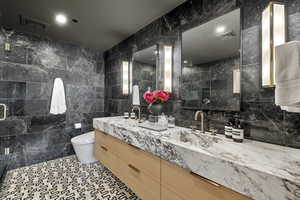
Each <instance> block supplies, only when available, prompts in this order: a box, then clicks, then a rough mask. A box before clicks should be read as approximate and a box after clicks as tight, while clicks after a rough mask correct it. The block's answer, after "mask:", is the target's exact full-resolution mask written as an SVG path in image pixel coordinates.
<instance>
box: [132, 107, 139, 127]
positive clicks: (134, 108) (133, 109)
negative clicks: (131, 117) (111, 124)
mask: <svg viewBox="0 0 300 200" xmlns="http://www.w3.org/2000/svg"><path fill="white" fill-rule="evenodd" d="M135 110H137V111H138V116H137V119H138V120H139V123H141V108H140V106H132V110H131V112H134V111H135Z"/></svg>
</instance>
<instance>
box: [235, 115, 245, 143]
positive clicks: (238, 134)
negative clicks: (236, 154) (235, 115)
mask: <svg viewBox="0 0 300 200" xmlns="http://www.w3.org/2000/svg"><path fill="white" fill-rule="evenodd" d="M232 139H233V141H235V142H243V141H244V129H243V126H242V124H241V121H240V120H239V119H236V123H235V126H234V128H233V129H232Z"/></svg>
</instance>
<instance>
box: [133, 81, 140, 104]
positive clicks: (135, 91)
mask: <svg viewBox="0 0 300 200" xmlns="http://www.w3.org/2000/svg"><path fill="white" fill-rule="evenodd" d="M132 105H134V106H139V105H140V91H139V86H138V85H134V86H133V88H132Z"/></svg>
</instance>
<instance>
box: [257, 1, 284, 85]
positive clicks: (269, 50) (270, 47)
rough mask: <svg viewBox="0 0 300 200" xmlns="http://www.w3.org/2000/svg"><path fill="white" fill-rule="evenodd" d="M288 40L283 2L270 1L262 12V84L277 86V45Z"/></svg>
mask: <svg viewBox="0 0 300 200" xmlns="http://www.w3.org/2000/svg"><path fill="white" fill-rule="evenodd" d="M285 41H286V13H285V6H284V4H282V3H277V2H276V3H275V2H270V3H269V5H268V7H267V8H266V9H265V10H264V11H263V13H262V85H263V87H275V85H276V80H275V47H276V46H278V45H281V44H284V43H285Z"/></svg>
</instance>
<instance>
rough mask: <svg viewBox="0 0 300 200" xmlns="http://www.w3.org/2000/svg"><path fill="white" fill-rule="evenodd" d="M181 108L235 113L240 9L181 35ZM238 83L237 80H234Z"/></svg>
mask: <svg viewBox="0 0 300 200" xmlns="http://www.w3.org/2000/svg"><path fill="white" fill-rule="evenodd" d="M182 59H183V64H182V65H183V68H182V87H181V90H182V92H181V94H182V100H183V107H184V108H186V109H200V110H217V111H237V110H239V109H240V94H235V93H234V92H233V88H234V84H236V85H235V88H236V87H237V85H238V86H239V84H240V83H239V82H237V81H234V78H233V77H234V76H233V74H234V70H235V71H237V70H236V69H239V65H240V9H237V10H234V11H232V12H230V13H227V14H225V15H223V16H221V17H218V18H216V19H213V20H211V21H209V22H207V23H205V24H202V25H200V26H197V27H194V28H192V29H190V30H187V31H185V32H183V34H182ZM236 80H238V79H236Z"/></svg>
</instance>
